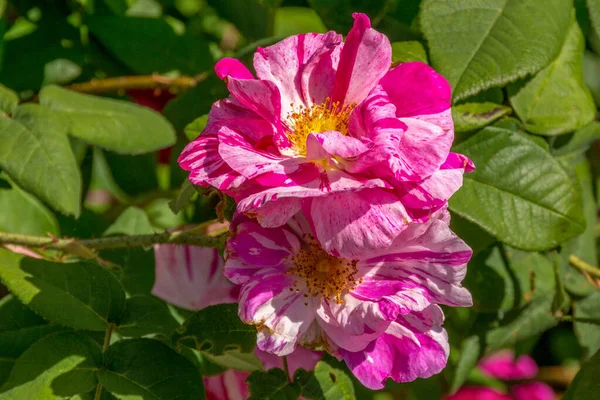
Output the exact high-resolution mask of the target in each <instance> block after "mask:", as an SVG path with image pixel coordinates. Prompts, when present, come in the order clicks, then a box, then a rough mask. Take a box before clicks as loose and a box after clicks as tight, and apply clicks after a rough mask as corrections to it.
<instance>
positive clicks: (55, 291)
mask: <svg viewBox="0 0 600 400" xmlns="http://www.w3.org/2000/svg"><path fill="white" fill-rule="evenodd" d="M0 278H1V279H2V283H4V285H5V286H6V287H7V288H8V289H9V290H10V291H11V292H12V293H13V294H14V295H15V296H16V297H17V298H18V299H19V300H20V301H21V302H23V303H24V304H25V305H26V306H27V307H29V308H30V309H32V310H33V311H35V312H36V313H38V314H40V315H41V316H43V317H44V318H46V319H47V320H49V321H51V322H56V323H59V324H62V325H66V326H70V327H72V328H75V329H86V330H91V331H104V330H106V328H107V327H108V324H109V322H116V321H118V319H119V318H120V316H121V314H122V313H123V309H124V307H125V292H124V290H123V287H122V286H121V284H120V283H119V281H118V280H117V279H116V278H115V277H114V276H113V275H112V274H111V273H110V272H108V271H107V270H106V269H104V268H102V267H101V266H99V265H97V264H92V263H84V262H80V263H68V264H61V263H54V262H50V261H45V260H38V259H32V258H24V257H21V256H18V255H16V254H13V253H9V252H8V251H4V250H2V251H0Z"/></svg>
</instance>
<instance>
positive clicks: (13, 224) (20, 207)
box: [0, 181, 59, 235]
mask: <svg viewBox="0 0 600 400" xmlns="http://www.w3.org/2000/svg"><path fill="white" fill-rule="evenodd" d="M5 182H6V181H5ZM8 183H9V186H12V188H11V189H6V188H0V209H2V210H11V212H3V213H0V231H5V232H12V233H23V234H29V235H45V234H52V235H58V234H59V226H58V221H57V220H56V216H55V215H54V214H53V213H52V212H51V211H50V210H49V209H48V208H47V207H46V206H45V205H44V204H42V202H41V201H39V200H38V199H37V198H36V197H34V196H33V195H30V194H29V193H27V192H25V191H23V190H21V189H20V188H19V187H18V186H17V185H16V184H15V183H13V182H10V181H9V182H8Z"/></svg>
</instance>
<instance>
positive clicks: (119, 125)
mask: <svg viewBox="0 0 600 400" xmlns="http://www.w3.org/2000/svg"><path fill="white" fill-rule="evenodd" d="M40 104H42V105H44V106H46V107H48V108H50V109H52V110H55V111H57V112H58V113H59V114H60V115H62V116H63V117H65V119H66V121H68V129H69V132H70V133H71V134H72V135H74V136H77V137H79V138H81V139H83V140H85V141H86V142H89V143H92V144H95V145H98V146H100V147H103V148H106V149H108V150H113V151H115V152H117V153H121V154H139V153H145V152H150V151H154V150H158V149H161V148H163V147H167V146H170V145H172V144H173V143H175V132H174V130H173V127H172V126H171V124H169V123H168V121H166V120H165V118H164V117H162V116H161V115H160V114H158V113H156V112H154V111H152V110H150V109H149V108H147V107H142V106H138V105H137V104H132V103H129V102H126V101H120V100H112V99H104V98H100V97H96V96H90V95H87V94H81V93H76V92H72V91H70V90H67V89H63V88H61V87H58V86H54V85H49V86H46V87H44V88H43V89H42V91H41V92H40Z"/></svg>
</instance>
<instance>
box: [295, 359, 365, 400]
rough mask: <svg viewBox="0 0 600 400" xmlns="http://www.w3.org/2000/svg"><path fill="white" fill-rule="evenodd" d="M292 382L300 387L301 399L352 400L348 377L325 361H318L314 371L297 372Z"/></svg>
mask: <svg viewBox="0 0 600 400" xmlns="http://www.w3.org/2000/svg"><path fill="white" fill-rule="evenodd" d="M294 382H295V383H298V384H299V385H300V386H301V387H302V397H304V398H306V399H309V400H353V399H355V398H356V397H355V395H354V386H353V385H352V380H351V379H350V377H349V376H348V375H347V374H346V373H345V372H344V371H342V370H341V369H339V368H335V367H334V366H333V365H331V364H330V363H328V362H327V361H319V362H318V363H317V365H316V367H315V370H314V371H310V372H307V371H304V370H299V371H297V372H296V373H295V374H294Z"/></svg>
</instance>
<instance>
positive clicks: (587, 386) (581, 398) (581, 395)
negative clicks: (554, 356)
mask: <svg viewBox="0 0 600 400" xmlns="http://www.w3.org/2000/svg"><path fill="white" fill-rule="evenodd" d="M598 370H600V352H598V353H596V354H595V355H594V356H593V357H592V358H591V359H590V360H589V361H588V362H586V363H585V364H584V365H583V367H582V368H581V371H579V373H578V374H577V376H576V377H575V379H574V380H573V382H572V383H571V385H570V386H569V388H568V390H567V393H565V395H564V396H563V397H562V398H563V399H564V400H592V399H595V398H596V397H597V396H598V391H599V390H600V380H598Z"/></svg>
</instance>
